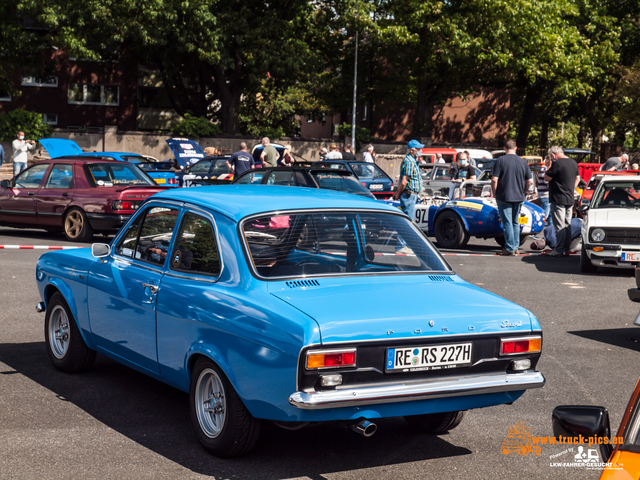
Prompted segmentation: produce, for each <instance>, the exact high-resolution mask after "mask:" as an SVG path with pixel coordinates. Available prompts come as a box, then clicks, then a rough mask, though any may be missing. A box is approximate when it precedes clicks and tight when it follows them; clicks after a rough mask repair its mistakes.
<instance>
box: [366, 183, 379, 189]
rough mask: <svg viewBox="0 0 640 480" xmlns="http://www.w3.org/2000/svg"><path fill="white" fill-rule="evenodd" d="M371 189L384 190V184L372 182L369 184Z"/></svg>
mask: <svg viewBox="0 0 640 480" xmlns="http://www.w3.org/2000/svg"><path fill="white" fill-rule="evenodd" d="M369 190H382V184H381V183H370V184H369Z"/></svg>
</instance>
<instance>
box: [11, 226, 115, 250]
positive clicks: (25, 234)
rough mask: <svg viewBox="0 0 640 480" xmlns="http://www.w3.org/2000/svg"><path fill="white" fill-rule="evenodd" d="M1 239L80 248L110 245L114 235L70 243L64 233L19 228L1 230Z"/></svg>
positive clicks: (21, 242)
mask: <svg viewBox="0 0 640 480" xmlns="http://www.w3.org/2000/svg"><path fill="white" fill-rule="evenodd" d="M0 238H1V239H13V238H17V239H19V243H20V244H23V245H24V244H25V240H27V239H28V241H29V242H31V241H36V242H37V244H39V245H44V244H50V245H62V244H64V245H77V246H79V247H82V246H87V245H91V243H94V242H100V243H109V242H110V241H111V240H112V239H113V235H110V236H106V237H105V236H104V235H94V236H93V237H92V239H91V240H90V241H89V242H86V243H85V242H70V241H68V240H67V239H66V238H65V236H64V233H63V232H62V231H59V232H47V231H45V230H28V229H25V230H23V229H18V228H0ZM2 243H7V241H6V240H0V244H2Z"/></svg>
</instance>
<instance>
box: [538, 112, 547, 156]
mask: <svg viewBox="0 0 640 480" xmlns="http://www.w3.org/2000/svg"><path fill="white" fill-rule="evenodd" d="M540 148H541V149H542V150H547V148H549V120H548V119H544V120H542V130H541V131H540ZM543 156H544V155H543Z"/></svg>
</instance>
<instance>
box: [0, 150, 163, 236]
mask: <svg viewBox="0 0 640 480" xmlns="http://www.w3.org/2000/svg"><path fill="white" fill-rule="evenodd" d="M165 189H166V187H162V186H158V185H157V184H156V183H155V182H154V181H153V180H152V179H151V178H150V177H149V176H148V175H147V174H146V173H144V172H143V171H142V170H140V169H139V168H138V167H136V166H135V165H133V164H128V163H125V162H118V161H112V160H102V159H89V158H78V159H75V158H74V159H69V158H65V159H52V160H46V161H43V162H38V163H36V164H35V165H33V166H31V167H29V168H28V169H27V170H25V171H24V172H22V173H20V174H19V175H18V176H17V177H15V178H13V179H12V180H3V181H2V182H0V225H2V226H7V227H22V228H42V229H44V230H47V231H61V230H62V231H64V234H65V236H66V237H67V239H69V240H71V241H78V242H86V241H89V240H90V239H91V237H92V236H93V234H94V233H104V234H109V233H115V232H117V231H118V230H119V229H120V227H122V226H123V225H124V224H125V222H126V221H127V220H128V219H129V217H130V216H131V214H132V213H133V212H134V211H135V210H136V208H137V207H138V205H139V204H140V203H141V202H142V201H143V200H144V199H145V198H147V197H148V196H150V195H153V194H154V193H156V192H158V191H160V190H165Z"/></svg>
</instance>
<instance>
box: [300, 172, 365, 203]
mask: <svg viewBox="0 0 640 480" xmlns="http://www.w3.org/2000/svg"><path fill="white" fill-rule="evenodd" d="M311 175H312V176H313V178H314V179H315V180H316V182H317V183H318V186H319V187H320V188H325V189H327V190H337V191H339V192H347V193H355V194H356V195H362V196H365V197H371V198H375V197H374V196H373V194H372V193H371V192H370V191H369V190H367V189H366V188H365V187H364V186H362V184H361V183H360V182H359V181H358V179H357V178H356V177H354V176H353V175H344V174H340V173H338V172H332V171H329V170H322V171H318V170H316V171H311Z"/></svg>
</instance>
